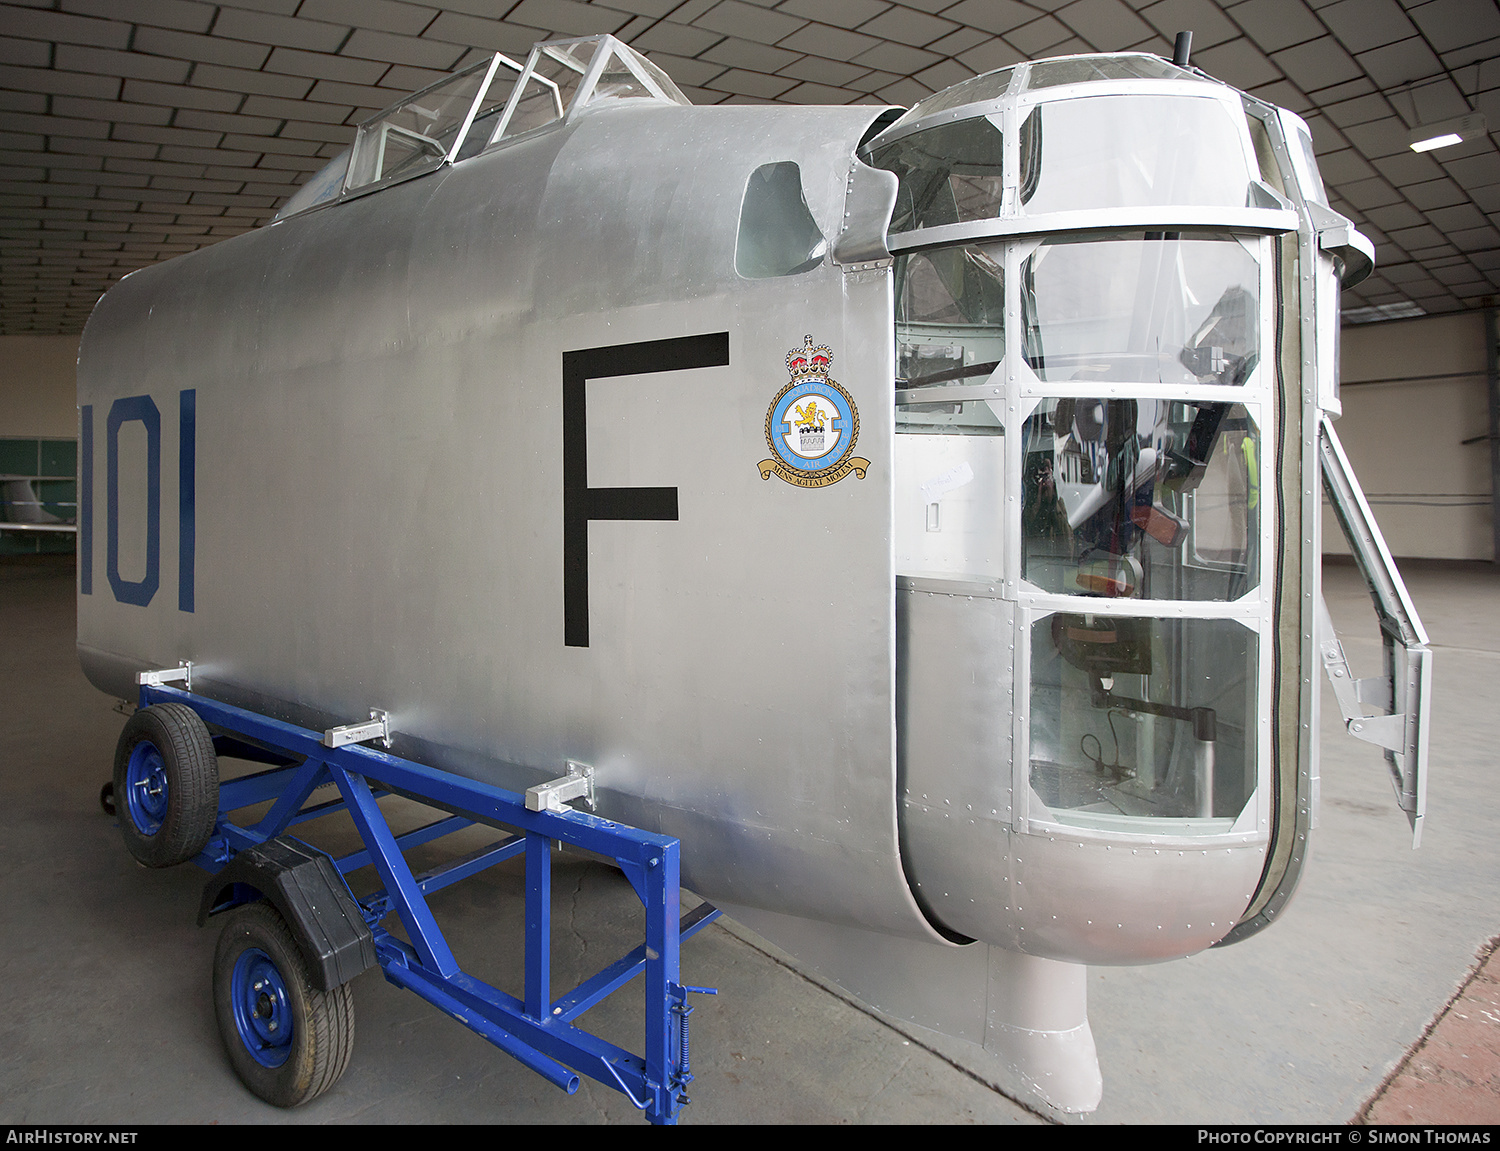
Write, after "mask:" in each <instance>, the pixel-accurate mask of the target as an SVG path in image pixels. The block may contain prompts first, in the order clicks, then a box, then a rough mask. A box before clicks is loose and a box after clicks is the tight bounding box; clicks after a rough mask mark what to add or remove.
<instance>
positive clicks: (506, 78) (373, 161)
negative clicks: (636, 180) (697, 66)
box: [276, 36, 692, 220]
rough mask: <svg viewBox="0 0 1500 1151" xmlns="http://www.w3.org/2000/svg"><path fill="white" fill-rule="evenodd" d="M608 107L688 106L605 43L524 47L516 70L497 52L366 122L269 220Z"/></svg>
mask: <svg viewBox="0 0 1500 1151" xmlns="http://www.w3.org/2000/svg"><path fill="white" fill-rule="evenodd" d="M615 100H656V101H659V102H662V103H667V104H690V103H692V101H690V100H689V99H688V98H687V97H686V96H684V95H683V94H682V92H681V90H679V89H678V87H677V85H676V84H674V83H672V80H671V78H670V77H668V76H667V74H666V73H665V72H663V71H662V70H661V69H660V68H658V67H657V66H656V65H655V64H653V63H651V61H649V60H647V59H646V58H645V57H644V56H642V55H641V54H640V53H639V52H637V51H635V50H634V49H633V48H631V47H629V46H628V45H626V44H623V43H621V42H620V41H619V40H616V39H615V38H614V37H613V36H585V37H581V38H578V39H572V40H549V41H547V42H545V43H542V44H538V45H536V46H535V47H534V48H532V50H531V54H530V55H529V56H528V57H527V58H526V63H525V64H524V65H521V64H518V63H516V62H515V61H514V60H512V59H511V58H510V57H508V56H506V55H505V54H504V53H501V52H496V53H495V54H494V55H493V56H491V57H490V58H489V59H488V60H481V61H480V62H479V63H477V64H474V65H472V66H471V67H468V68H465V69H464V70H463V71H461V72H456V73H454V74H453V75H452V76H447V77H444V78H443V79H442V80H439V81H438V82H437V83H436V84H430V85H428V86H427V87H426V88H423V89H422V90H421V91H420V92H415V93H413V94H412V95H410V96H407V97H406V98H405V99H403V100H399V101H397V102H396V103H395V104H392V105H391V106H390V107H389V108H387V109H386V110H385V111H383V112H381V113H380V114H379V115H377V116H372V117H371V118H370V119H368V120H366V121H365V122H364V123H363V124H361V125H360V126H359V134H358V135H357V136H356V137H355V140H354V146H353V148H352V149H350V150H349V151H346V152H343V153H341V154H340V155H339V156H337V157H335V158H334V160H333V161H332V162H330V163H329V164H328V165H327V166H325V167H324V168H323V169H322V170H321V171H319V172H318V173H317V174H316V175H314V176H313V178H312V179H311V180H309V181H308V182H307V183H306V184H305V185H304V186H303V187H302V188H301V189H300V190H299V191H298V192H297V194H296V195H295V196H293V197H292V198H291V199H290V200H288V201H287V203H286V206H285V207H283V208H282V209H281V211H280V212H278V213H277V215H276V219H277V220H282V219H285V218H286V217H288V216H293V215H296V214H297V213H298V212H303V211H306V210H307V209H308V208H312V207H315V206H316V205H319V204H324V203H328V202H329V201H332V200H337V199H344V198H346V197H349V196H354V195H363V194H364V193H366V192H372V191H375V190H377V189H380V188H385V187H388V186H389V185H391V184H396V183H399V182H401V181H403V180H409V179H411V178H413V177H415V176H421V175H424V174H425V173H427V172H431V171H434V170H436V169H437V168H441V167H442V166H443V165H445V164H452V163H456V162H457V161H460V160H467V159H468V158H469V157H470V156H474V155H478V154H479V153H480V152H482V151H485V150H486V149H488V148H491V147H494V146H495V145H497V144H500V143H502V142H504V141H509V140H513V139H516V138H517V137H520V136H523V135H526V134H528V133H530V132H533V131H537V130H540V129H542V128H546V127H549V126H551V125H554V124H559V123H567V122H569V121H571V120H573V119H575V118H576V117H577V116H579V115H580V114H581V113H582V112H583V110H584V109H585V108H590V107H594V106H597V105H599V104H602V103H605V102H607V101H615Z"/></svg>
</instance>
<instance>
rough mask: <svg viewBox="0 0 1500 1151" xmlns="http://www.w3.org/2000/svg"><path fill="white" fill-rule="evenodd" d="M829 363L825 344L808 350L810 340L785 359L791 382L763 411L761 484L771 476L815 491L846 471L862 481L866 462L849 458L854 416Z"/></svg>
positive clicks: (855, 423)
mask: <svg viewBox="0 0 1500 1151" xmlns="http://www.w3.org/2000/svg"><path fill="white" fill-rule="evenodd" d="M832 362H833V352H832V351H831V350H830V349H829V348H828V346H827V345H826V344H824V345H820V346H818V347H816V348H815V347H813V342H812V337H811V336H807V337H805V340H804V345H803V346H802V347H800V348H795V349H793V350H792V351H790V352H788V353H787V354H786V367H787V371H788V372H789V373H790V374H791V377H792V380H791V383H789V384H787V386H786V387H784V388H782V389H781V391H780V392H778V393H777V394H776V398H775V399H774V400H772V401H771V407H770V409H769V410H768V411H767V412H766V445H767V446H768V447H769V448H770V449H771V458H770V459H768V460H761V462H760V478H761V479H763V480H768V479H770V478H771V474H772V473H773V472H774V473H775V474H776V475H778V476H780V477H781V478H782V479H784V480H785V481H786V482H787V483H789V484H794V485H796V486H797V487H799V488H821V487H825V486H827V485H828V484H834V483H838V481H839V480H841V479H843V478H844V477H845V476H847V475H848V474H849V473H850V472H853V473H854V474H855V476H857V477H858V478H859V479H864V478H865V469H866V468H868V467H869V466H870V461H869V460H863V459H860V458H859V457H858V456H856V455H854V454H853V453H854V444H855V441H856V440H858V439H859V412H858V410H857V409H856V408H855V407H854V400H853V398H852V397H851V396H850V395H849V393H848V392H846V391H845V390H844V389H843V388H842V387H841V386H840V385H839V384H838V382H837V381H836V380H833V379H831V378H829V375H828V368H829V365H830V364H832Z"/></svg>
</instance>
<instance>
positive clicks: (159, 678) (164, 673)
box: [135, 659, 193, 691]
mask: <svg viewBox="0 0 1500 1151" xmlns="http://www.w3.org/2000/svg"><path fill="white" fill-rule="evenodd" d="M179 680H180V681H181V683H182V686H183V688H184V689H186V690H187V691H192V690H193V661H192V660H190V659H185V660H183V661H182V663H181V664H179V665H178V666H177V667H168V668H163V669H162V670H161V671H142V672H137V673H136V677H135V682H136V686H137V687H160V686H161V685H162V684H164V683H176V682H178V681H179Z"/></svg>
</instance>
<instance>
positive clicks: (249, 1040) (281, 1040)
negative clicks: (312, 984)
mask: <svg viewBox="0 0 1500 1151" xmlns="http://www.w3.org/2000/svg"><path fill="white" fill-rule="evenodd" d="M229 1001H230V1004H231V1005H232V1006H233V1008H234V1025H235V1028H236V1030H238V1032H239V1035H240V1042H241V1043H243V1044H244V1045H245V1050H247V1051H248V1052H250V1056H251V1058H253V1059H254V1060H255V1061H256V1062H257V1063H259V1064H260V1065H261V1066H262V1067H280V1066H281V1065H282V1064H283V1063H285V1062H286V1061H287V1056H289V1055H290V1054H291V1053H292V1007H291V1004H290V1003H289V1002H288V1001H287V993H286V981H285V980H283V979H282V978H281V972H280V971H278V970H277V969H276V964H275V963H273V962H272V961H271V957H270V956H269V955H267V954H266V953H265V952H264V951H262V950H261V949H260V948H258V947H250V948H247V949H246V950H245V952H244V954H243V955H241V956H240V957H239V959H237V960H236V961H235V964H234V976H233V978H232V979H231V980H230V987H229Z"/></svg>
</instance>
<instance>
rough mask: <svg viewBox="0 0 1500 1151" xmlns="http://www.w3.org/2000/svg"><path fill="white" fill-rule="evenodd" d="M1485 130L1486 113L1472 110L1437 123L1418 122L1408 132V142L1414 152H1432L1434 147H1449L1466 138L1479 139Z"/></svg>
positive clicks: (1460, 142)
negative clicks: (1465, 114)
mask: <svg viewBox="0 0 1500 1151" xmlns="http://www.w3.org/2000/svg"><path fill="white" fill-rule="evenodd" d="M1485 130H1486V126H1485V122H1484V113H1483V112H1470V113H1469V114H1468V115H1467V116H1455V117H1454V118H1453V119H1451V120H1439V121H1438V122H1437V123H1436V124H1418V125H1417V126H1416V127H1415V128H1413V129H1412V130H1411V132H1410V133H1409V134H1408V136H1407V143H1408V144H1409V145H1410V146H1411V150H1412V151H1413V152H1431V151H1432V150H1433V149H1434V148H1447V147H1451V146H1452V145H1454V144H1462V143H1463V142H1464V141H1465V140H1474V139H1478V138H1479V137H1480V136H1483V135H1484V133H1485Z"/></svg>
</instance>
